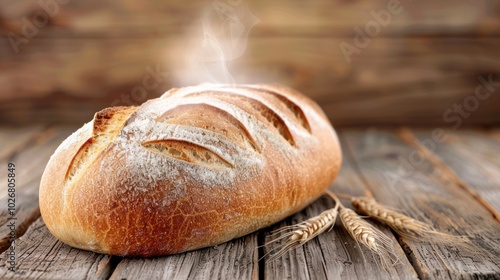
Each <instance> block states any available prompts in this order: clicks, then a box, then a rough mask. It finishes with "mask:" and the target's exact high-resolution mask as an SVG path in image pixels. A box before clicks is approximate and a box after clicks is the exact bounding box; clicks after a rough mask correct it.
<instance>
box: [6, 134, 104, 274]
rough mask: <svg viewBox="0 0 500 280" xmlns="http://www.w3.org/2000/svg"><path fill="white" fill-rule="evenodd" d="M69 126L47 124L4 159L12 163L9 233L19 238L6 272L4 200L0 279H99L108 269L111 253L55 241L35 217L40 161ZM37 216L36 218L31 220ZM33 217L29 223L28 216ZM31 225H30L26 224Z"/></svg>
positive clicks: (41, 171)
mask: <svg viewBox="0 0 500 280" xmlns="http://www.w3.org/2000/svg"><path fill="white" fill-rule="evenodd" d="M74 130H75V128H74V127H63V128H50V129H47V130H45V131H43V132H40V133H39V134H38V135H37V136H36V137H34V138H33V139H31V140H30V141H28V142H26V143H25V144H24V145H23V146H22V147H20V149H19V150H18V151H17V152H15V155H14V157H12V158H10V160H9V161H10V162H13V163H14V164H15V165H16V179H17V183H18V184H17V186H16V206H15V208H16V212H15V218H16V220H15V225H16V227H15V232H16V236H17V237H19V236H21V237H20V238H18V239H16V241H15V242H14V244H13V245H14V246H15V253H16V262H17V263H16V265H15V272H11V271H9V267H10V264H9V263H8V260H9V258H8V256H7V255H6V253H7V252H8V251H10V249H9V250H8V251H6V249H7V248H8V247H9V246H10V245H11V244H10V242H9V236H10V229H9V228H8V227H7V224H8V223H9V222H11V221H12V220H7V218H9V217H11V216H10V215H9V214H8V212H7V203H2V204H1V205H0V221H1V225H0V238H1V239H0V248H1V250H2V251H5V252H4V253H3V254H2V256H1V258H0V278H2V279H19V278H27V279H34V278H42V279H105V278H107V277H108V276H109V274H110V272H111V270H112V263H111V262H110V260H111V258H110V257H109V256H105V255H99V254H94V253H90V252H86V251H82V250H78V249H73V248H71V247H69V246H67V245H64V244H62V243H61V242H59V241H57V240H56V239H55V238H54V237H53V236H52V235H51V234H50V232H49V231H48V230H47V228H46V227H45V225H44V224H43V221H42V220H41V218H40V209H39V207H38V188H39V183H40V179H41V175H42V173H43V170H44V169H45V164H46V163H47V161H48V160H49V158H50V156H51V155H52V153H53V152H54V150H55V149H56V148H57V147H58V146H59V144H60V143H61V142H62V141H63V140H64V139H65V138H66V137H67V136H68V135H69V134H70V133H71V132H73V131H74ZM5 176H6V174H3V173H2V176H1V177H2V178H0V181H1V182H2V188H1V191H2V198H1V200H2V201H6V199H7V198H6V194H7V192H6V188H5V186H3V183H4V181H6V180H5V179H6V178H5ZM37 219H38V220H37ZM35 220H37V221H36V222H35V223H34V224H32V223H33V221H35ZM30 224H31V226H30Z"/></svg>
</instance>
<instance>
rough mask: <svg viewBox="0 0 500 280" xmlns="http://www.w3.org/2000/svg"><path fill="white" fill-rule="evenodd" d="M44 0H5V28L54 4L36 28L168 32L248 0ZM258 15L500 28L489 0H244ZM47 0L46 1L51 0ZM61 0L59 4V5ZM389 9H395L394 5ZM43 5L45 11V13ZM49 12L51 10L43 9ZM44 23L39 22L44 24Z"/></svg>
mask: <svg viewBox="0 0 500 280" xmlns="http://www.w3.org/2000/svg"><path fill="white" fill-rule="evenodd" d="M58 2H60V3H61V4H57V2H50V1H47V2H41V3H45V5H44V6H49V7H48V8H45V9H44V8H43V7H42V5H40V4H39V3H40V2H33V1H29V0H23V1H20V0H17V1H16V0H6V1H3V2H2V6H1V9H0V19H3V24H2V26H1V27H2V28H1V29H0V34H2V33H3V34H7V33H8V32H16V33H17V34H22V27H23V24H26V23H25V21H23V18H26V19H28V20H29V21H33V16H34V15H37V13H38V16H39V19H38V21H40V20H43V16H44V15H46V14H48V13H47V12H45V10H48V11H49V12H50V20H49V22H48V23H47V24H46V25H44V26H43V27H42V28H39V29H40V31H39V33H40V34H37V35H38V36H44V37H63V36H64V37H84V36H87V37H110V36H128V37H130V36H168V35H172V34H176V33H181V32H187V31H189V30H190V29H189V27H190V26H191V25H193V24H195V23H198V21H199V20H200V18H201V15H202V12H203V11H204V10H207V9H208V8H210V6H211V4H214V3H219V5H218V7H219V10H222V11H223V12H227V11H228V10H230V9H231V7H232V6H238V5H239V4H240V3H242V2H243V1H227V0H221V1H202V0H198V1H189V2H185V1H152V0H150V1H139V0H128V1H126V2H124V3H120V4H117V3H115V2H113V1H96V0H93V1H85V2H82V3H80V2H76V1H58ZM245 2H247V3H248V4H249V5H250V8H251V10H252V12H253V14H255V15H256V16H257V17H258V18H260V20H261V22H260V24H259V28H258V29H257V30H255V32H256V33H257V34H258V35H261V36H269V35H274V36H277V35H281V36H331V35H332V34H334V35H337V36H338V35H346V34H351V33H354V31H353V27H354V26H359V27H360V28H364V26H365V25H366V24H367V22H369V21H376V18H375V17H374V16H373V13H379V11H381V10H385V11H386V14H388V16H389V17H390V19H386V18H385V17H387V15H379V16H378V17H379V18H382V19H379V20H378V21H379V22H383V25H384V26H383V27H382V28H381V31H380V33H381V34H382V35H384V36H404V35H429V34H430V35H434V34H448V35H452V34H463V33H464V32H467V33H468V34H472V35H477V34H481V35H484V34H486V35H494V34H498V29H497V28H495V27H498V26H499V25H500V23H499V17H498V12H497V9H495V7H496V6H497V3H496V2H495V1H492V0H481V1H475V2H474V4H472V3H471V2H469V1H467V0H459V1H451V0H448V1H441V2H439V4H437V3H434V2H429V1H426V2H419V3H415V2H411V1H398V2H397V3H399V5H396V6H397V7H398V8H396V9H394V11H395V12H389V9H388V6H389V5H388V3H390V2H388V1H355V2H341V3H339V2H332V1H328V0H315V1H310V2H309V3H307V4H304V3H299V2H290V1H286V0H278V1H273V2H269V1H264V0H254V1H245ZM47 3H49V4H47ZM50 3H52V5H50ZM54 4H56V5H54ZM391 11H392V10H391ZM40 13H41V14H40ZM46 17H48V16H46ZM39 25H40V24H39Z"/></svg>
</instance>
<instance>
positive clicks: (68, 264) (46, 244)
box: [0, 218, 114, 280]
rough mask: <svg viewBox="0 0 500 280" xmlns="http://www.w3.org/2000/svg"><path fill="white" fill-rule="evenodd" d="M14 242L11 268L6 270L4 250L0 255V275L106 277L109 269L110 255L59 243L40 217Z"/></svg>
mask: <svg viewBox="0 0 500 280" xmlns="http://www.w3.org/2000/svg"><path fill="white" fill-rule="evenodd" d="M15 246H16V254H17V265H16V268H15V272H11V271H9V270H8V264H7V263H6V260H5V254H2V256H1V257H0V277H1V278H2V279H20V278H21V279H61V280H66V279H107V278H108V277H109V274H110V273H111V271H112V269H113V262H114V261H113V259H112V257H111V256H109V255H101V254H97V253H92V252H88V251H83V250H80V249H75V248H72V247H70V246H68V245H65V244H63V243H62V242H60V241H58V240H57V239H56V238H55V237H54V236H53V235H52V234H51V233H50V232H49V231H48V229H47V227H46V226H45V224H44V223H43V221H42V219H41V218H39V219H38V220H36V222H35V223H33V224H32V225H31V226H30V227H29V229H28V231H27V232H26V234H24V235H23V236H22V237H21V238H19V239H17V240H16V243H15Z"/></svg>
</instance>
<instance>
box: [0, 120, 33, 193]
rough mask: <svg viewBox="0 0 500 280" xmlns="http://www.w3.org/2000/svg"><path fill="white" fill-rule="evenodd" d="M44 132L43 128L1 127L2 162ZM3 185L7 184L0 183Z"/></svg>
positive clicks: (0, 158) (0, 146) (0, 151)
mask: <svg viewBox="0 0 500 280" xmlns="http://www.w3.org/2000/svg"><path fill="white" fill-rule="evenodd" d="M41 130H42V127H41V126H29V127H23V128H12V127H0V160H5V159H6V158H8V157H9V156H11V155H12V154H13V153H14V152H15V151H16V150H18V149H19V148H20V147H22V146H24V145H25V144H26V143H27V142H28V141H29V140H30V139H31V138H33V137H34V136H35V135H36V134H37V133H39V132H40V131H41ZM0 183H1V184H3V183H5V182H0Z"/></svg>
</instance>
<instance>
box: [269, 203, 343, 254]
mask: <svg viewBox="0 0 500 280" xmlns="http://www.w3.org/2000/svg"><path fill="white" fill-rule="evenodd" d="M337 209H338V206H336V207H335V208H332V209H329V210H326V211H324V212H322V213H321V214H319V215H318V216H315V217H312V218H310V219H308V220H306V221H303V222H301V223H299V224H296V225H292V226H286V227H283V228H280V229H278V230H275V231H273V232H272V234H271V236H273V235H276V234H278V233H281V232H283V231H288V232H287V233H285V234H282V235H281V236H279V237H277V238H275V239H273V240H271V241H269V242H267V243H266V244H264V246H269V245H271V244H273V243H281V242H282V241H285V243H284V244H283V245H282V246H279V247H277V248H274V249H272V250H270V251H269V252H268V253H267V254H266V255H264V256H263V257H265V256H267V255H269V254H271V256H270V257H269V259H267V260H266V261H267V262H271V261H273V260H275V259H277V258H279V257H281V256H283V255H284V254H286V253H287V252H288V251H289V250H291V249H294V248H297V247H299V246H302V245H303V244H305V243H306V242H308V241H309V240H311V239H313V238H315V237H316V236H318V235H319V234H321V233H323V232H325V231H326V230H327V229H331V228H333V225H334V224H335V220H336V219H337V215H338V210H337Z"/></svg>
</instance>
